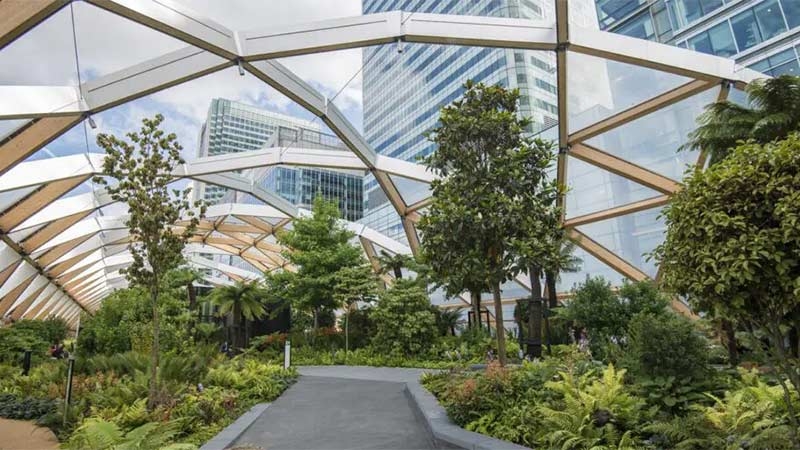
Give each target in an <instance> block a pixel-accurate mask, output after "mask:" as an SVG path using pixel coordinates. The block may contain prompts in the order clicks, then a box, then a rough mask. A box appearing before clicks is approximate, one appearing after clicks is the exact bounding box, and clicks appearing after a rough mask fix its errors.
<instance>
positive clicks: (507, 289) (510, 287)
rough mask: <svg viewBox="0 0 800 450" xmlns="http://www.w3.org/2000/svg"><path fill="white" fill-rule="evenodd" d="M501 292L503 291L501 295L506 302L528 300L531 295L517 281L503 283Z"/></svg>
mask: <svg viewBox="0 0 800 450" xmlns="http://www.w3.org/2000/svg"><path fill="white" fill-rule="evenodd" d="M500 290H501V291H502V293H501V295H502V298H503V299H504V300H505V299H510V298H527V297H529V296H530V295H531V293H530V291H529V290H527V289H526V288H525V287H523V286H522V285H521V284H519V283H517V282H516V281H508V282H505V283H503V284H502V285H500ZM512 317H513V316H512Z"/></svg>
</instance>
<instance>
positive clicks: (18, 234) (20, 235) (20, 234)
mask: <svg viewBox="0 0 800 450" xmlns="http://www.w3.org/2000/svg"><path fill="white" fill-rule="evenodd" d="M45 226H47V224H46V223H43V224H41V225H36V226H34V227H28V228H25V229H24V230H18V231H12V232H11V233H9V235H8V236H9V237H10V238H11V239H12V240H14V241H15V242H19V241H21V240H22V239H25V238H27V237H28V236H30V235H32V234H33V233H35V232H37V231H39V230H41V229H42V228H44V227H45Z"/></svg>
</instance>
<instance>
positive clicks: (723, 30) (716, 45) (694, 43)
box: [689, 21, 737, 57]
mask: <svg viewBox="0 0 800 450" xmlns="http://www.w3.org/2000/svg"><path fill="white" fill-rule="evenodd" d="M689 48H691V49H692V50H695V51H698V52H703V53H708V54H711V55H717V56H725V57H729V56H733V55H735V54H736V53H737V51H736V44H735V43H734V42H733V36H732V35H731V29H730V27H729V26H728V22H727V21H726V22H722V23H721V24H719V25H717V26H715V27H713V28H711V29H709V30H708V31H704V32H702V33H700V34H698V35H697V36H694V37H692V38H691V39H689Z"/></svg>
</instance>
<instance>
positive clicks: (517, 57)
mask: <svg viewBox="0 0 800 450" xmlns="http://www.w3.org/2000/svg"><path fill="white" fill-rule="evenodd" d="M514 62H515V63H524V62H525V57H524V56H523V55H522V53H514Z"/></svg>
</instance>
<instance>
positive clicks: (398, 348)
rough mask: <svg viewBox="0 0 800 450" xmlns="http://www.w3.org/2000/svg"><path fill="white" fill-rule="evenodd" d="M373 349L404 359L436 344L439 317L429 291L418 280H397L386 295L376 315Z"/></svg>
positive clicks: (381, 298)
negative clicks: (431, 305) (436, 314)
mask: <svg viewBox="0 0 800 450" xmlns="http://www.w3.org/2000/svg"><path fill="white" fill-rule="evenodd" d="M372 319H373V321H374V323H375V328H376V330H377V331H376V333H375V336H374V337H373V338H372V345H373V347H374V348H375V349H376V350H378V351H381V352H386V353H391V354H394V355H400V356H414V355H420V354H422V353H424V352H425V351H426V350H428V349H429V348H430V346H431V345H432V344H433V343H434V342H435V341H436V337H437V329H436V317H435V316H434V314H433V313H432V312H431V309H430V300H429V299H428V295H427V294H426V293H425V289H424V288H423V287H422V286H420V285H419V284H418V283H416V282H415V281H411V280H397V281H396V282H395V285H394V286H393V287H392V288H391V289H388V290H386V291H384V292H383V293H382V295H381V296H380V299H379V300H378V305H377V306H376V307H375V309H374V311H373V313H372Z"/></svg>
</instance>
